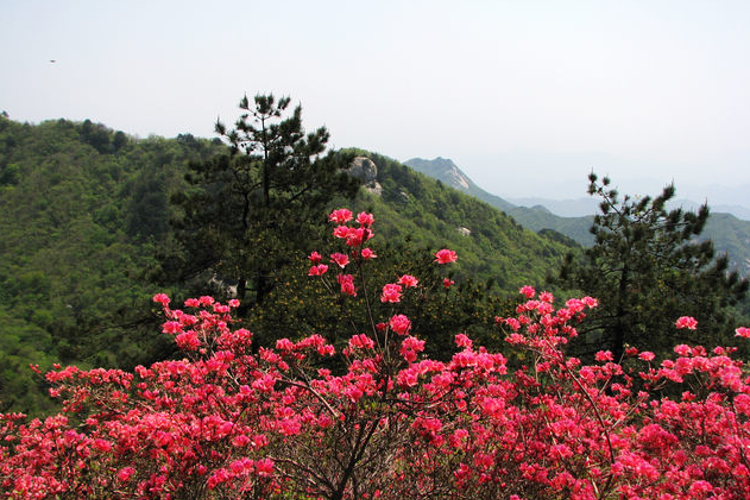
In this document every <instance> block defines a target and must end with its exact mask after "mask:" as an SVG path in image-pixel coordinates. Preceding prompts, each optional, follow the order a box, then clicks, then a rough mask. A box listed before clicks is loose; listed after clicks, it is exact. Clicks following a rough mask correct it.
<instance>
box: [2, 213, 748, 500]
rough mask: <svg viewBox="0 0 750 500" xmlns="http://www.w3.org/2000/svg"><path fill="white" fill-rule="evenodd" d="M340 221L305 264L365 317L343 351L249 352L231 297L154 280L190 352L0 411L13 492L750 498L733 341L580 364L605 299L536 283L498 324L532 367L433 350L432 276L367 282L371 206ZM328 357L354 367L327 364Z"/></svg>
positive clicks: (176, 334)
mask: <svg viewBox="0 0 750 500" xmlns="http://www.w3.org/2000/svg"><path fill="white" fill-rule="evenodd" d="M330 220H331V222H332V223H333V224H334V226H335V227H334V230H333V234H334V237H335V238H336V241H339V243H340V245H341V248H340V251H338V252H334V253H333V254H331V255H329V256H328V257H324V256H323V255H321V254H319V253H317V252H313V253H311V254H310V256H309V259H310V268H309V271H308V273H307V274H308V275H309V279H312V280H320V282H321V283H322V284H323V287H324V289H325V290H327V293H330V294H333V295H337V296H343V297H345V299H346V300H347V301H349V304H350V307H351V308H352V309H356V308H362V309H363V310H365V311H368V321H367V325H359V324H355V325H354V328H356V329H355V330H354V331H353V332H352V335H351V337H350V339H349V341H348V344H347V345H346V346H345V347H344V348H342V349H338V350H337V349H336V348H334V346H333V345H331V344H330V343H329V342H328V340H327V339H326V337H325V336H324V334H325V332H321V334H316V335H312V336H309V337H306V338H304V339H302V340H297V341H292V340H289V339H280V340H279V341H278V342H277V343H276V346H275V347H274V348H272V349H271V348H268V349H267V348H260V349H259V350H258V351H257V352H255V351H254V349H253V336H252V333H251V332H250V331H248V330H247V329H245V328H242V327H241V326H242V325H241V324H239V323H238V322H237V319H236V318H235V316H234V311H235V310H236V308H237V307H238V306H239V303H238V302H237V301H229V303H227V304H220V303H218V302H216V301H214V299H212V298H211V297H200V298H197V299H189V300H187V301H186V302H185V303H184V304H183V306H182V307H180V308H175V307H173V306H172V304H171V302H170V299H169V298H168V297H167V296H166V295H162V294H159V295H157V296H155V297H154V301H155V302H156V303H157V304H159V306H160V307H161V308H162V309H163V312H164V315H165V318H166V322H165V323H164V325H163V334H164V335H169V336H171V337H172V338H173V339H174V342H175V343H176V345H177V346H178V347H179V348H180V349H181V351H182V352H183V353H184V358H183V359H179V360H170V361H163V362H159V363H155V364H153V365H151V366H150V367H137V368H136V369H135V370H134V371H133V372H132V373H129V372H124V371H119V370H103V369H97V370H88V371H84V370H80V369H78V368H75V367H65V368H63V367H56V368H55V369H54V370H53V371H52V372H50V373H48V374H46V378H47V380H48V382H49V383H50V384H51V386H52V389H51V393H52V395H53V396H55V397H58V398H60V399H61V400H62V401H63V410H62V411H61V412H60V413H59V414H57V415H53V416H50V417H48V418H46V419H44V420H39V419H37V420H32V421H27V420H26V418H25V417H24V416H22V415H17V414H7V415H2V416H1V420H0V437H1V438H2V439H1V440H0V491H2V493H3V495H4V497H5V498H33V499H46V498H49V499H53V498H54V499H58V498H76V499H77V498H102V499H104V498H106V499H120V498H122V499H125V498H139V499H157V498H158V499H201V498H206V499H223V498H269V499H282V498H284V499H289V498H295V499H318V498H322V499H331V500H333V499H374V498H382V499H397V498H407V499H408V498H413V499H422V498H435V499H463V498H465V499H482V498H487V499H508V500H522V499H523V500H537V499H550V500H553V499H555V500H556V499H563V498H566V499H567V498H572V499H602V500H603V499H616V498H618V499H619V498H623V499H632V500H635V499H641V498H642V499H660V500H670V499H674V500H677V499H704V498H705V499H708V498H716V499H725V500H730V499H744V498H747V492H748V491H750V464H748V453H750V421H749V417H750V379H749V378H748V374H747V373H746V371H745V368H744V365H743V363H742V362H741V361H739V360H737V359H733V357H732V350H731V349H726V348H715V349H713V350H712V351H708V350H707V349H705V348H703V347H700V346H692V347H691V346H687V345H680V346H677V347H676V348H675V356H674V358H673V359H668V360H666V361H664V362H662V363H660V364H658V365H657V364H655V356H654V355H653V353H650V352H638V351H637V350H635V349H632V348H630V349H628V350H627V351H626V353H625V354H626V356H627V357H628V359H627V360H616V359H613V355H612V353H610V352H608V351H602V352H600V353H598V354H597V356H596V363H595V364H593V365H582V363H581V362H580V361H579V360H577V359H576V358H572V357H568V356H566V355H565V354H564V346H565V344H566V343H567V342H568V341H569V340H570V339H571V338H573V337H575V336H576V334H577V333H576V326H577V325H578V324H579V323H580V322H581V321H584V320H585V315H586V314H587V312H588V311H590V310H591V309H592V308H595V307H596V306H597V301H596V299H594V298H591V297H584V298H581V299H571V300H568V301H567V302H566V303H565V304H562V305H560V306H557V307H556V306H555V303H554V297H552V295H551V294H549V293H546V292H542V293H537V292H536V291H535V290H534V289H533V288H531V287H524V288H522V289H521V290H520V292H521V300H520V302H519V305H518V307H517V309H516V312H515V314H514V315H511V316H508V317H498V318H496V319H495V320H496V323H497V325H498V328H499V329H501V330H502V331H503V332H504V335H505V339H506V347H505V348H504V349H503V350H504V351H506V354H507V352H511V351H512V352H514V353H522V354H523V356H519V359H524V360H526V364H525V365H524V366H520V367H518V368H514V369H511V368H509V364H508V362H507V358H506V355H504V354H502V353H500V352H490V351H488V350H487V349H485V348H483V347H481V346H475V345H474V342H473V341H472V339H471V338H469V336H467V335H465V334H463V333H459V332H457V334H456V336H455V339H454V342H455V354H454V355H453V356H452V358H451V359H450V360H447V361H438V360H434V359H430V358H428V357H426V356H425V355H424V349H425V342H424V340H422V339H421V338H420V332H416V331H413V328H412V323H411V321H410V319H409V318H408V317H407V316H406V315H404V314H402V313H401V312H400V311H399V305H400V304H401V302H402V300H404V299H405V298H406V297H408V294H413V293H418V291H419V289H420V287H421V286H422V283H420V280H419V277H418V276H412V275H409V274H403V275H394V276H393V279H392V280H391V281H390V282H387V283H378V284H374V283H370V282H369V281H368V279H367V266H368V264H369V263H370V262H371V261H372V259H376V258H378V255H377V251H376V250H374V249H373V248H371V247H370V244H369V242H370V239H371V238H372V236H373V234H374V233H373V229H372V226H373V223H374V221H373V217H372V215H370V214H367V213H361V214H359V216H357V217H356V219H355V218H354V215H353V214H352V213H351V212H350V211H348V210H346V209H340V210H336V211H334V212H333V213H332V214H331V215H330ZM457 258H458V256H457V255H456V254H455V253H454V252H452V251H451V250H448V249H441V250H438V251H437V252H436V253H435V254H434V256H433V257H432V260H433V264H434V265H435V266H450V264H451V263H452V262H453V261H455V260H456V259H457ZM446 286H450V284H449V283H448V282H446ZM375 304H377V305H378V307H377V308H376V307H374V305H375ZM384 307H385V309H384ZM376 310H377V311H384V310H385V311H387V313H386V314H384V315H383V316H382V317H381V316H376V314H375V312H374V311H376ZM341 321H347V318H345V317H342V318H341ZM675 321H676V323H675V328H687V329H690V330H692V329H696V328H698V325H696V323H695V321H694V320H693V319H692V318H689V317H683V318H675ZM737 335H739V336H742V337H750V329H748V328H738V329H737ZM333 357H338V358H340V360H341V363H338V364H336V365H329V366H339V365H340V366H343V367H344V368H342V369H341V371H333V370H332V369H330V368H322V366H326V365H325V364H322V363H321V359H332V358H333ZM624 361H626V362H624ZM674 394H677V397H673V396H671V395H674Z"/></svg>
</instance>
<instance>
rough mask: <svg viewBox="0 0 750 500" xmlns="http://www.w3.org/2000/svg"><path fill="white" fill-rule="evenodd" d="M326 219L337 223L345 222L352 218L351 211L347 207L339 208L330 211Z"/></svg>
mask: <svg viewBox="0 0 750 500" xmlns="http://www.w3.org/2000/svg"><path fill="white" fill-rule="evenodd" d="M328 220H329V221H331V222H335V223H337V224H346V223H347V222H349V221H350V220H352V211H351V210H349V209H347V208H339V209H337V210H334V211H333V212H331V214H330V215H329V216H328Z"/></svg>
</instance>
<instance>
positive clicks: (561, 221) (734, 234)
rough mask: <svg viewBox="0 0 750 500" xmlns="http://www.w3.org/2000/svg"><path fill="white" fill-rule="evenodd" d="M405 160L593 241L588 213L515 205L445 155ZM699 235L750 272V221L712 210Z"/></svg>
mask: <svg viewBox="0 0 750 500" xmlns="http://www.w3.org/2000/svg"><path fill="white" fill-rule="evenodd" d="M406 164H407V165H410V166H412V167H413V168H415V169H417V170H419V171H420V172H423V173H425V174H426V175H429V176H430V177H433V178H435V179H439V180H440V181H441V182H444V183H446V184H448V185H449V186H451V187H454V188H456V189H459V190H461V191H463V192H465V193H467V194H471V195H473V196H476V197H477V198H479V199H482V200H485V201H487V203H490V204H491V205H493V206H495V207H498V208H500V209H501V210H503V211H505V212H506V213H508V214H509V215H511V216H513V218H515V219H516V220H517V221H518V222H519V223H520V224H521V225H523V226H524V227H527V228H529V229H531V230H533V231H537V232H538V231H542V230H544V229H551V230H553V231H557V232H559V233H562V234H563V235H565V236H567V237H569V238H571V239H573V240H575V241H576V242H578V243H579V244H581V245H584V246H590V245H593V243H594V240H593V237H592V236H591V234H590V233H589V228H590V227H591V221H592V218H591V217H590V216H587V217H560V216H558V215H555V214H553V213H552V212H550V211H549V210H548V209H547V208H545V207H543V206H540V205H539V206H534V207H530V208H529V207H518V206H515V205H513V204H511V203H509V202H508V201H506V200H504V199H502V198H500V197H498V196H495V195H492V194H490V193H487V192H486V191H484V190H482V189H481V188H480V187H478V186H477V185H476V184H474V182H472V181H471V179H469V178H468V177H467V176H466V174H464V173H463V172H462V171H461V169H460V168H458V167H457V166H456V165H455V164H454V163H453V161H451V160H447V159H444V158H436V159H434V160H424V159H420V158H413V159H411V160H408V161H407V162H406ZM702 237H704V238H708V239H711V240H713V242H714V245H715V247H716V250H717V252H719V253H723V252H726V253H727V254H728V255H729V260H730V266H731V268H733V269H737V270H738V271H739V272H740V273H741V274H742V275H743V276H750V221H745V220H740V219H738V218H737V217H735V216H734V215H731V214H725V213H712V214H711V217H709V219H708V222H707V223H706V227H705V229H704V231H703V234H702Z"/></svg>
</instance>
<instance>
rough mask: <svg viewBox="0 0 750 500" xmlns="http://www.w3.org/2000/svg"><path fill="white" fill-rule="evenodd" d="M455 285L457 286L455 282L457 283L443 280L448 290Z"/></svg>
mask: <svg viewBox="0 0 750 500" xmlns="http://www.w3.org/2000/svg"><path fill="white" fill-rule="evenodd" d="M455 284H456V282H455V281H453V280H449V279H448V278H443V286H444V287H445V288H446V289H448V288H450V287H452V286H453V285H455Z"/></svg>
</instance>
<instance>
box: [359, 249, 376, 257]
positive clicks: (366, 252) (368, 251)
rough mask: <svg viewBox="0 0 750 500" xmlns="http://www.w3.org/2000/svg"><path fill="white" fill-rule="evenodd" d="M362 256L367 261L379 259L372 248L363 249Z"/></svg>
mask: <svg viewBox="0 0 750 500" xmlns="http://www.w3.org/2000/svg"><path fill="white" fill-rule="evenodd" d="M360 255H361V256H362V258H363V259H365V260H368V259H374V258H376V257H377V255H375V252H373V251H372V249H370V248H363V249H362V251H361V252H360Z"/></svg>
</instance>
